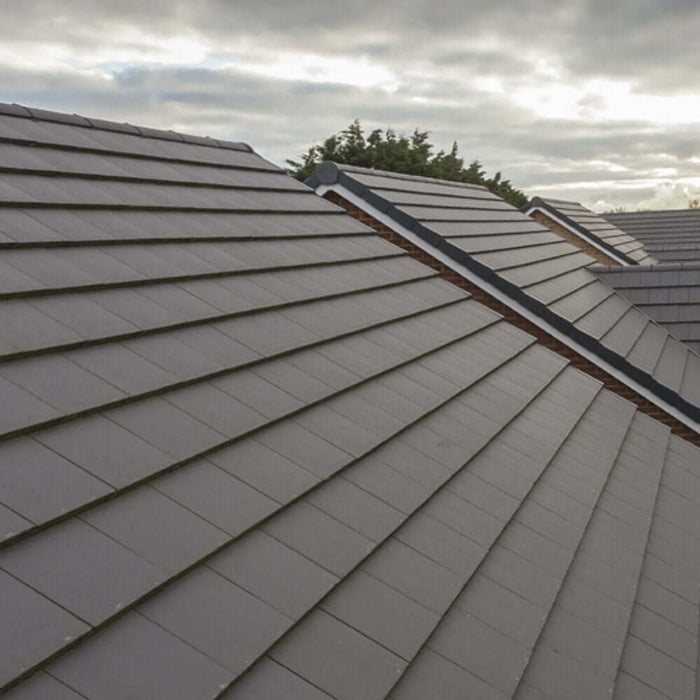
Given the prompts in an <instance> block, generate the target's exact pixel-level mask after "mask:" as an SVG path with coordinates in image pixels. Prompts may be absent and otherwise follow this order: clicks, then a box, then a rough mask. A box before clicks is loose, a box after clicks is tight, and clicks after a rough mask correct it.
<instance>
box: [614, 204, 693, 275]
mask: <svg viewBox="0 0 700 700" xmlns="http://www.w3.org/2000/svg"><path fill="white" fill-rule="evenodd" d="M603 217H604V218H605V219H606V220H607V221H609V222H610V223H611V224H613V225H614V226H617V227H618V228H620V229H622V230H623V231H625V232H626V233H629V234H630V235H631V236H634V237H635V238H636V239H637V240H639V241H641V242H642V243H644V245H645V247H646V249H647V250H648V251H649V252H650V253H651V254H653V255H654V257H656V258H657V259H658V260H660V261H662V262H691V261H700V210H698V209H678V210H670V211H635V212H622V213H619V214H603Z"/></svg>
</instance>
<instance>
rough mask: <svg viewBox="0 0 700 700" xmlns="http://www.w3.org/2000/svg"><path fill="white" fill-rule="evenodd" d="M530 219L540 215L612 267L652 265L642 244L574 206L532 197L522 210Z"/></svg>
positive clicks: (603, 219) (606, 220)
mask: <svg viewBox="0 0 700 700" xmlns="http://www.w3.org/2000/svg"><path fill="white" fill-rule="evenodd" d="M523 211H524V212H525V213H526V214H528V215H530V216H531V215H532V214H533V213H534V212H541V213H542V214H544V215H545V216H546V217H547V218H548V219H550V220H552V221H553V222H555V223H558V224H561V225H563V226H564V227H565V228H567V229H568V230H570V231H571V232H572V233H574V234H576V235H577V236H579V237H580V238H581V239H582V240H584V241H586V242H589V243H591V244H592V245H594V246H595V247H596V248H599V249H600V250H601V251H602V252H606V253H608V254H610V255H611V256H612V261H611V262H612V264H622V265H650V264H653V263H655V262H656V260H655V259H654V258H653V257H652V256H651V254H650V253H649V251H648V249H646V248H645V246H644V241H643V240H641V239H637V238H636V237H635V236H634V235H633V234H631V232H630V231H627V230H626V229H624V230H621V229H620V228H618V227H617V226H616V225H614V222H611V221H610V220H609V219H607V218H606V217H603V216H602V215H600V214H596V213H595V212H592V211H591V210H590V209H587V208H586V207H584V206H583V205H582V204H579V203H578V202H568V201H564V200H561V199H548V198H543V197H534V198H533V199H532V200H530V202H529V203H528V204H526V205H525V206H524V207H523Z"/></svg>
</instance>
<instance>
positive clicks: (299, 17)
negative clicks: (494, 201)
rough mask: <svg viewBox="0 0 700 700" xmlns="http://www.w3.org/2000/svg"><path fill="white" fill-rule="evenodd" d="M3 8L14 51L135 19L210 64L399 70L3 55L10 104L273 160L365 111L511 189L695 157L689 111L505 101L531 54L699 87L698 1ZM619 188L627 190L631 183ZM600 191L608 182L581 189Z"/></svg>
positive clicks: (93, 34)
mask: <svg viewBox="0 0 700 700" xmlns="http://www.w3.org/2000/svg"><path fill="white" fill-rule="evenodd" d="M2 11H3V22H2V27H0V40H2V41H3V44H4V45H5V46H6V47H9V48H10V49H11V48H12V47H16V49H17V51H21V50H22V46H23V45H20V44H18V43H17V42H19V41H25V42H37V43H38V42H42V41H45V42H54V43H58V44H63V45H64V46H66V47H68V48H70V49H72V50H75V51H78V52H80V53H81V56H82V57H83V58H85V57H89V56H91V55H93V54H94V53H95V52H97V51H98V50H99V49H101V48H102V47H104V46H107V45H109V43H110V41H111V40H112V35H113V34H114V35H118V34H119V32H117V31H116V30H117V29H120V28H122V27H124V26H127V27H128V26H131V27H137V28H138V29H139V30H140V31H141V32H142V36H148V35H153V36H155V37H160V38H163V37H170V36H176V35H182V36H187V37H189V36H197V37H199V39H200V40H201V41H203V42H204V43H205V44H208V45H209V46H210V48H211V55H210V57H209V58H210V59H211V62H212V63H213V64H217V63H221V62H224V61H225V60H227V59H228V58H230V54H231V53H235V52H236V51H237V50H239V49H240V47H248V48H250V49H251V50H253V51H256V50H267V51H278V50H282V49H286V50H290V51H293V50H300V51H304V52H307V53H308V52H311V53H318V54H321V55H326V56H334V57H349V58H352V59H357V58H358V57H365V58H367V59H368V60H370V61H372V62H373V63H374V64H376V65H379V66H383V67H385V68H387V69H388V70H392V71H394V72H395V73H396V75H397V77H398V79H399V81H400V85H399V87H398V88H397V89H396V90H395V91H393V92H389V91H386V90H382V89H377V88H356V87H352V86H348V85H340V84H329V83H310V82H303V81H291V80H278V79H273V78H265V77H258V76H254V75H251V74H245V73H242V72H240V71H237V70H235V69H234V68H231V69H219V70H213V69H211V68H208V67H206V65H204V66H193V67H181V68H174V67H166V66H159V65H146V64H143V63H138V62H137V63H133V64H128V63H127V64H123V65H114V66H106V67H103V68H104V69H105V70H109V71H111V74H112V77H113V80H111V81H107V80H104V79H100V78H99V77H97V76H90V75H83V74H78V73H70V72H68V71H66V72H51V73H46V74H43V73H38V72H34V71H29V70H27V71H18V70H15V71H13V70H11V69H9V68H4V69H2V68H0V100H4V101H10V102H11V101H16V102H20V103H24V104H30V105H34V106H38V107H45V108H48V109H59V110H63V111H68V112H82V113H84V114H87V115H93V116H98V117H104V118H108V119H109V118H111V119H116V120H120V121H122V120H128V121H131V122H134V123H142V124H145V125H152V126H159V127H162V128H179V129H183V130H188V131H192V132H193V133H202V134H208V135H212V136H220V137H224V138H231V139H234V140H244V141H248V142H249V143H251V145H253V146H254V147H255V148H256V149H257V150H258V151H259V152H260V153H262V154H263V155H264V156H265V157H267V158H269V159H271V160H273V161H274V162H277V163H282V162H283V161H284V160H285V159H286V158H294V157H296V156H298V155H299V154H300V153H302V152H304V151H305V150H306V149H307V148H308V146H309V145H310V144H311V143H313V142H315V141H320V140H322V139H324V138H325V137H327V136H329V135H330V134H331V133H333V132H336V131H338V130H340V129H342V128H344V127H345V126H346V125H347V124H348V123H349V122H350V121H352V119H354V118H360V119H361V120H362V121H363V124H364V125H365V127H366V128H367V129H368V130H370V129H372V128H386V127H387V126H392V127H393V128H394V129H395V130H397V131H399V132H407V133H410V132H411V131H413V129H414V128H416V127H419V128H421V129H424V130H430V131H431V141H432V142H433V143H435V145H436V147H437V148H445V149H447V148H449V147H450V146H451V143H452V142H453V141H454V140H457V141H458V143H459V146H460V152H461V154H462V155H463V157H464V158H465V160H467V161H469V160H473V159H479V160H480V161H481V162H482V163H483V165H484V166H485V167H486V168H487V170H488V171H489V172H493V171H495V170H501V171H502V172H503V174H504V176H505V177H509V178H510V179H511V180H512V181H513V183H514V184H515V185H516V186H519V187H522V188H528V187H530V186H531V185H534V184H537V183H539V184H543V185H545V184H547V185H548V186H551V187H554V186H558V185H559V184H561V191H562V192H563V191H565V190H566V187H565V186H566V183H567V182H582V181H584V180H588V179H593V180H595V179H606V180H617V181H618V182H621V180H624V179H630V178H633V177H639V178H644V177H648V176H649V174H650V173H653V172H654V171H655V170H657V169H658V168H664V167H676V168H678V173H679V177H681V176H699V175H700V167H699V166H698V165H697V164H694V163H690V162H689V161H688V159H689V158H690V157H691V156H694V155H697V154H698V147H697V137H696V133H695V128H694V125H689V126H687V127H683V126H667V127H661V126H654V125H651V124H649V123H645V122H642V121H629V122H620V121H617V122H610V123H601V122H598V121H595V120H594V119H592V118H591V119H588V120H575V119H565V120H564V119H557V120H555V119H542V118H537V117H535V116H534V113H533V112H532V111H531V110H529V109H528V108H527V106H523V107H515V106H514V105H513V103H512V102H511V101H509V100H508V94H509V93H510V92H512V91H513V90H516V89H518V88H519V87H522V86H524V85H527V84H528V83H529V82H531V81H533V80H535V79H536V80H539V81H540V83H541V84H546V83H547V81H548V80H549V78H547V77H546V74H543V75H540V77H539V78H535V77H533V76H534V75H535V74H534V73H533V71H534V70H535V66H534V64H533V60H534V58H536V57H537V56H546V55H550V57H551V58H552V61H553V65H555V66H559V67H560V68H561V69H562V70H563V74H564V78H565V79H567V80H569V81H570V83H571V84H572V85H574V86H575V85H580V84H581V81H583V80H585V79H588V78H594V77H607V78H624V79H629V80H630V81H632V82H633V83H634V85H635V89H636V90H638V91H644V90H651V91H654V92H655V93H656V94H672V93H674V92H677V91H679V90H681V89H685V90H691V91H695V84H696V81H697V74H698V68H699V66H698V62H699V61H700V54H699V53H698V52H697V49H696V43H697V41H696V37H697V36H698V34H699V33H700V11H698V10H697V9H696V5H695V2H694V0H693V2H689V1H687V0H658V1H657V2H650V1H649V2H644V3H640V2H638V0H616V2H615V3H610V2H609V0H605V1H603V0H564V1H563V2H562V1H557V2H555V1H554V0H537V1H535V2H533V1H532V0H528V1H526V0H511V1H510V2H507V3H476V2H464V1H463V0H460V1H458V0H450V1H447V0H446V1H444V2H441V3H438V4H435V3H429V2H427V0H406V1H405V2H402V3H383V4H382V3H376V2H374V1H372V2H370V1H369V0H358V2H353V3H349V2H347V0H343V1H342V2H341V1H340V0H329V1H328V2H324V3H318V2H316V1H314V2H310V1H308V0H301V1H300V2H296V3H288V2H280V0H266V1H265V2H260V0H236V1H235V2H231V1H230V0H200V1H199V2H197V3H192V2H183V1H182V0H151V2H149V3H147V4H145V5H144V4H143V3H142V2H141V0H104V1H102V2H99V3H96V2H94V0H64V1H63V2H62V3H60V4H58V3H56V2H55V1H54V0H33V1H31V2H29V1H28V0H21V1H20V0H4V2H3V8H2ZM477 76H478V77H496V78H499V79H501V80H502V81H503V84H504V86H505V89H506V94H505V95H499V94H495V93H494V94H490V93H485V92H482V91H479V90H478V89H476V88H475V87H474V86H473V85H470V83H469V80H468V78H472V77H477ZM416 97H419V98H422V101H417V100H416V99H415V98H416ZM600 101H601V98H600V97H596V96H595V95H590V94H585V93H582V94H581V98H580V100H579V107H582V108H584V110H586V111H587V113H589V114H591V115H595V114H596V111H597V109H598V108H599V107H600V106H601V102H600ZM640 116H643V115H640ZM594 160H601V161H609V162H613V163H615V164H618V165H621V166H623V167H625V168H628V170H629V173H622V174H619V173H618V174H611V173H609V172H608V171H607V170H606V169H605V168H599V167H598V166H595V165H590V161H594ZM538 163H539V164H543V163H544V166H542V165H539V166H538V165H537V164H538ZM624 192H625V193H626V194H625V195H624V196H625V197H634V196H636V195H635V192H634V191H633V190H632V188H628V189H627V190H624ZM636 192H637V193H639V192H640V190H636ZM570 194H571V193H570V192H569V195H570ZM609 194H610V193H609V192H607V193H606V191H605V188H603V189H602V190H600V191H596V192H595V193H594V192H593V191H592V190H591V191H589V190H587V191H586V195H585V196H586V197H593V196H595V197H598V198H604V197H606V196H608V195H609ZM652 194H653V193H652ZM640 196H641V195H640ZM644 196H645V197H647V198H648V197H649V196H651V195H649V193H647V194H645V195H644ZM589 201H593V200H590V199H589Z"/></svg>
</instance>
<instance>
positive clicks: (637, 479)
mask: <svg viewBox="0 0 700 700" xmlns="http://www.w3.org/2000/svg"><path fill="white" fill-rule="evenodd" d="M205 144H206V145H205ZM0 169H1V170H2V172H3V182H7V183H8V184H9V185H11V186H12V187H15V185H16V187H15V189H16V190H17V192H21V191H26V192H30V191H31V192H33V193H34V194H33V196H34V198H35V199H34V200H30V199H27V200H26V201H24V202H23V203H22V206H21V208H18V206H17V205H18V201H19V200H18V199H17V197H19V195H17V194H13V195H12V197H15V199H12V198H2V195H0V233H2V234H5V236H4V238H3V239H2V241H3V242H2V243H0V249H1V252H0V263H1V264H2V265H4V270H5V272H4V273H3V274H1V275H0V323H2V324H3V325H2V334H1V335H0V337H1V338H2V340H0V352H1V353H2V355H1V356H0V378H1V379H2V384H0V391H2V392H4V393H3V397H4V398H3V406H6V407H11V410H6V411H4V412H3V413H2V416H3V420H2V431H3V432H2V434H0V535H1V537H0V539H2V538H4V541H3V542H2V544H0V589H2V591H3V593H2V595H1V596H0V599H2V601H3V603H2V609H3V620H4V621H5V622H7V624H3V625H0V650H2V653H1V654H0V687H2V688H3V689H4V690H6V691H7V695H8V697H17V698H23V697H47V698H48V697H51V698H61V697H66V698H74V697H88V698H98V699H99V698H110V697H114V698H125V697H135V698H144V697H149V698H158V697H163V698H169V699H172V698H208V697H211V698H214V697H224V698H229V699H231V698H242V699H244V700H245V699H248V698H253V697H264V698H267V699H269V700H274V698H297V697H298V698H304V699H305V700H306V699H310V700H312V699H315V698H319V699H321V698H330V697H335V698H352V699H354V698H358V697H366V698H382V697H394V698H418V697H420V698H424V697H427V696H430V697H440V698H458V697H464V693H465V692H466V691H468V692H471V693H474V694H475V695H476V696H478V697H483V698H505V697H511V696H512V695H513V694H514V693H515V694H516V696H518V697H533V696H535V697H574V695H573V693H574V692H579V694H580V693H581V692H583V690H582V689H594V690H595V693H598V690H599V689H601V688H603V686H605V688H608V687H612V686H615V687H617V688H619V693H618V696H619V697H625V695H624V693H626V692H632V690H634V688H635V687H636V686H638V685H640V684H642V685H641V687H643V688H647V687H652V688H655V689H658V690H659V692H663V693H671V695H670V696H671V697H679V698H680V697H686V696H687V695H686V690H688V689H689V688H690V687H691V686H693V685H694V675H693V674H694V666H693V668H690V666H689V665H688V664H689V663H690V662H691V661H692V660H694V659H695V651H696V647H695V644H696V642H695V637H694V636H693V634H692V633H693V631H694V630H695V628H696V627H697V616H698V601H697V596H696V595H694V594H693V591H694V590H695V588H696V585H697V580H698V575H699V574H700V571H697V570H696V569H697V567H696V566H695V564H694V561H696V559H694V558H693V557H692V555H693V554H695V553H696V549H697V548H696V547H695V545H694V540H693V537H692V533H694V532H696V531H697V530H696V528H697V526H698V525H700V522H699V519H700V487H698V483H700V482H698V483H696V482H697V475H696V474H695V473H694V467H695V466H696V465H697V463H698V449H697V448H696V447H694V446H692V445H690V444H689V443H686V442H685V441H683V440H682V439H681V438H678V437H676V436H671V437H670V438H669V434H668V429H667V428H666V427H665V426H662V425H661V424H660V423H657V422H656V421H654V420H653V419H651V418H648V417H647V416H644V415H642V414H641V413H639V412H638V411H637V410H636V408H635V406H634V405H633V404H631V403H628V402H627V401H625V400H623V399H622V398H620V397H618V396H616V395H614V394H612V393H611V392H609V391H608V390H606V389H603V388H601V385H600V383H599V382H598V381H596V380H595V379H593V378H592V377H590V376H588V375H585V374H583V373H581V372H580V371H579V370H577V369H574V368H573V367H572V366H570V365H569V364H568V362H567V361H566V360H565V359H564V358H562V357H561V356H559V355H556V354H554V353H553V352H551V351H550V350H547V349H546V348H544V347H542V346H541V345H539V344H537V343H536V342H535V339H534V338H533V337H532V336H529V335H527V334H526V333H524V332H523V331H521V330H519V329H517V328H515V327H514V326H513V325H511V324H509V323H507V322H506V321H505V320H503V318H502V317H501V316H499V315H498V314H497V313H495V312H493V311H491V310H489V309H487V308H485V307H484V306H482V305H481V304H479V303H478V302H476V301H475V300H474V299H471V298H469V295H468V294H466V293H465V292H463V291H461V290H460V289H458V288H457V287H455V286H453V285H450V284H449V283H448V282H446V281H444V280H442V279H440V278H438V277H437V276H436V274H435V273H434V272H433V270H431V269H430V268H429V267H427V266H423V265H421V264H420V263H418V262H416V261H414V260H411V259H410V258H409V257H408V256H406V255H405V254H404V253H403V251H401V250H400V249H399V248H397V247H395V246H392V245H391V244H389V243H388V242H386V241H382V240H381V239H380V238H379V237H377V236H376V235H375V234H374V233H373V232H372V231H371V230H369V229H367V228H366V227H364V226H363V225H361V224H358V223H357V222H356V221H354V220H353V219H351V218H350V217H348V216H346V215H345V214H343V213H342V212H341V211H340V210H339V209H337V208H336V207H333V206H332V205H330V204H328V203H327V202H325V201H323V200H322V199H321V198H318V197H316V196H315V195H314V194H313V193H312V192H311V191H310V190H308V189H306V188H304V187H303V186H301V185H299V184H298V183H296V182H294V181H292V180H290V179H288V178H287V177H286V176H284V175H283V174H282V173H281V172H280V171H278V170H277V169H276V168H274V167H273V166H271V165H270V164H269V163H266V162H265V161H263V160H262V159H261V158H259V157H258V156H257V155H255V154H254V153H252V152H250V150H249V149H248V148H247V147H245V146H242V145H238V144H224V145H220V144H218V142H215V141H212V142H211V145H209V144H208V142H206V141H204V140H202V141H199V140H197V139H191V138H189V137H181V136H180V135H177V134H172V133H167V132H165V133H163V132H152V131H150V130H138V129H136V128H132V127H128V126H127V127H123V126H119V125H111V124H109V123H102V122H96V121H91V120H83V119H73V118H69V117H66V118H64V117H62V116H61V115H51V114H49V115H46V114H39V113H33V112H26V113H25V112H23V111H22V110H19V109H15V108H11V107H0ZM366 178H367V184H368V185H375V184H380V185H390V186H391V187H392V188H393V189H392V191H393V192H396V193H399V196H402V197H405V198H406V200H405V201H406V202H409V203H410V202H413V201H414V200H413V199H411V198H412V197H413V188H414V184H413V183H412V181H411V180H407V179H403V178H399V179H394V178H386V177H384V176H377V175H367V176H366ZM421 187H422V188H423V189H422V193H421V196H422V197H423V199H422V200H421V199H420V197H419V198H418V199H417V200H415V204H416V205H420V206H422V207H433V208H434V207H437V208H438V209H441V208H442V206H443V204H444V203H445V200H448V201H449V203H450V204H453V205H456V206H457V209H456V210H455V209H450V210H449V211H450V212H452V213H454V214H455V216H456V218H454V217H452V214H450V217H451V218H452V220H453V221H458V220H459V217H464V214H463V211H462V209H463V203H462V201H461V200H462V195H463V192H462V190H461V189H459V190H457V191H456V190H455V188H454V187H453V186H450V185H446V184H443V183H434V182H425V181H422V182H421ZM464 189H465V190H466V191H467V193H468V197H467V199H469V200H470V206H471V207H472V208H473V211H477V212H480V213H479V216H480V217H482V218H479V219H478V222H479V224H478V225H479V226H480V227H484V226H485V227H487V228H486V230H490V229H488V227H489V226H492V223H491V221H492V220H493V215H494V214H493V213H494V212H499V211H503V212H506V216H505V221H506V222H509V221H510V219H513V221H514V222H515V223H516V225H518V221H519V217H520V215H519V214H518V215H517V216H513V215H512V214H511V212H512V210H511V209H509V208H507V206H506V205H503V204H502V203H501V202H500V201H499V200H497V199H495V198H493V197H491V196H490V195H489V194H488V193H486V192H485V191H483V190H481V189H479V188H473V187H469V188H464ZM175 193H177V195H176V196H175ZM59 195H60V197H62V198H63V199H61V202H63V203H64V204H65V203H68V204H70V205H71V207H72V208H71V209H70V210H68V209H63V208H57V207H56V206H54V205H56V204H58V203H59V201H58V198H59ZM109 198H111V199H109ZM110 201H111V203H110ZM154 207H160V209H159V210H158V212H157V213H156V212H154V211H153V208H154ZM211 207H215V208H216V213H209V212H208V211H207V210H208V209H209V210H210V208H211ZM483 212H486V214H487V215H486V216H484V215H483ZM516 214H517V213H516ZM496 216H500V214H496ZM475 221H476V220H475ZM508 225H510V223H508ZM516 230H517V229H516ZM542 234H543V232H542V230H541V229H540V230H539V234H538V235H539V236H540V238H541V239H542V240H537V241H536V242H535V244H533V245H532V247H531V248H530V249H529V252H528V255H529V254H531V255H532V257H531V258H530V257H528V258H527V260H524V259H523V260H520V261H518V259H517V256H516V258H515V259H513V258H512V255H511V253H507V254H505V253H504V256H503V257H499V253H498V252H497V251H498V250H500V247H499V246H501V245H503V246H504V247H503V250H504V251H506V249H509V250H511V251H512V250H513V248H514V246H515V245H516V241H515V240H513V239H512V238H509V239H507V240H502V239H500V238H499V236H496V237H494V240H495V241H496V243H495V245H494V246H493V247H492V248H485V249H484V250H489V251H490V252H489V253H488V254H489V255H491V254H492V253H495V258H494V260H495V262H494V263H493V264H494V265H495V266H496V267H498V266H499V265H500V266H501V267H502V268H503V269H506V268H511V269H512V270H517V269H519V268H522V269H528V268H531V267H532V266H533V264H538V263H537V261H541V260H543V259H547V262H546V263H541V262H540V263H539V264H546V265H554V266H555V267H556V266H557V265H560V264H562V258H564V259H565V260H564V264H563V266H562V267H561V268H560V273H559V276H562V277H565V278H566V277H567V274H568V273H566V272H561V270H563V269H569V267H567V266H569V265H570V266H571V268H570V269H573V270H574V272H572V273H571V274H572V275H576V274H577V272H579V271H580V270H581V269H582V267H581V266H583V267H585V266H587V265H588V262H589V261H588V260H586V261H578V254H577V253H572V254H569V253H568V252H564V254H563V255H560V252H561V251H562V250H563V248H562V245H563V244H561V243H559V242H556V243H554V242H553V243H552V245H551V246H550V245H548V244H547V243H546V238H545V237H544V236H543V235H542ZM484 235H489V236H490V235H491V234H490V233H489V234H484ZM548 235H549V234H546V232H545V236H548ZM540 244H542V245H540ZM564 247H566V246H564ZM516 250H517V248H516ZM540 256H542V257H540ZM519 262H520V264H518V263H519ZM514 264H515V267H513V265H514ZM498 269H500V268H498ZM548 274H549V273H548ZM551 274H553V275H554V276H553V277H548V279H556V278H557V273H556V272H553V273H551ZM534 278H536V279H538V280H541V279H542V276H541V274H540V273H539V272H538V273H537V275H534ZM574 286H575V287H576V288H578V286H576V285H574ZM617 299H618V298H617V297H616V298H615V302H614V305H615V306H616V308H617V306H619V305H620V302H618V301H617ZM601 303H602V304H604V303H605V301H602V300H601ZM611 303H613V302H611ZM586 311H587V309H586V307H585V306H584V308H583V309H582V310H581V312H580V314H579V316H580V317H581V318H584V319H585V318H586ZM619 312H620V314H621V316H622V317H625V316H626V315H629V314H630V311H629V307H628V306H626V305H624V304H622V305H621V306H620V309H619ZM593 314H594V312H593V311H590V313H589V318H588V321H586V322H587V323H590V324H593V323H594V321H595V323H596V324H597V325H596V328H597V329H598V330H597V331H596V332H598V333H600V334H605V333H611V332H612V330H614V328H615V327H617V324H615V323H613V322H611V321H610V315H609V314H606V313H602V312H601V318H600V320H599V321H596V320H595V319H596V317H595V316H594V315H593ZM613 321H614V319H613ZM610 325H612V326H613V327H614V328H613V329H610V328H609V326H610ZM635 327H636V326H635ZM620 335H625V334H624V333H621V332H620ZM642 335H643V333H642V334H640V339H639V340H641V336H642ZM666 337H667V336H664V338H666ZM639 340H637V341H636V342H635V347H636V344H637V343H639ZM615 342H622V340H617V341H615ZM652 345H653V346H654V347H653V348H652V347H651V345H650V346H649V347H648V348H647V349H646V350H645V352H646V354H647V355H649V358H650V359H649V360H648V362H649V364H651V362H652V358H651V356H652V355H654V354H655V348H656V345H655V344H653V343H652ZM666 346H667V342H666V341H665V340H664V342H663V343H662V344H661V346H660V347H659V349H658V353H663V357H665V358H666V359H665V360H664V365H663V367H662V368H661V369H660V370H659V371H663V373H664V376H673V377H675V381H676V382H679V383H680V382H681V381H686V382H690V381H692V379H691V378H689V376H690V375H689V376H688V377H685V378H684V379H683V380H681V379H680V378H679V377H678V372H677V371H675V372H674V371H672V370H673V367H672V365H673V363H672V359H673V357H674V356H673V355H672V354H671V350H669V349H667V347H666ZM645 347H647V346H645ZM658 353H656V354H658ZM641 354H642V353H641V350H640V356H641ZM645 357H646V355H645ZM687 373H688V372H686V374H687ZM601 611H604V614H603V613H602V612H601ZM657 623H658V624H657ZM475 639H477V640H478V642H479V643H478V644H475V643H474V640H475ZM554 648H556V649H558V650H559V652H560V653H559V654H553V652H552V650H553V649H554ZM660 649H663V651H660ZM659 653H663V654H668V655H669V656H668V660H667V661H664V663H665V664H666V665H667V667H668V668H667V672H668V673H672V674H673V678H667V677H666V676H664V675H663V674H659V673H658V672H657V671H655V670H654V669H647V668H645V663H646V662H647V661H648V660H649V659H651V658H653V657H654V655H655V654H659ZM693 663H694V662H693ZM665 668H666V667H665ZM550 681H551V682H550ZM555 688H561V693H563V694H561V693H560V692H559V690H554V689H555ZM601 692H602V691H601ZM606 692H607V690H606ZM552 693H554V695H553V696H552V695H551V694H552ZM595 693H594V695H593V696H595V697H598V695H596V694H595ZM674 693H675V695H674ZM533 694H534V695H533ZM548 694H549V695H548ZM593 696H591V695H589V696H588V697H593ZM600 696H601V697H603V695H600Z"/></svg>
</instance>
